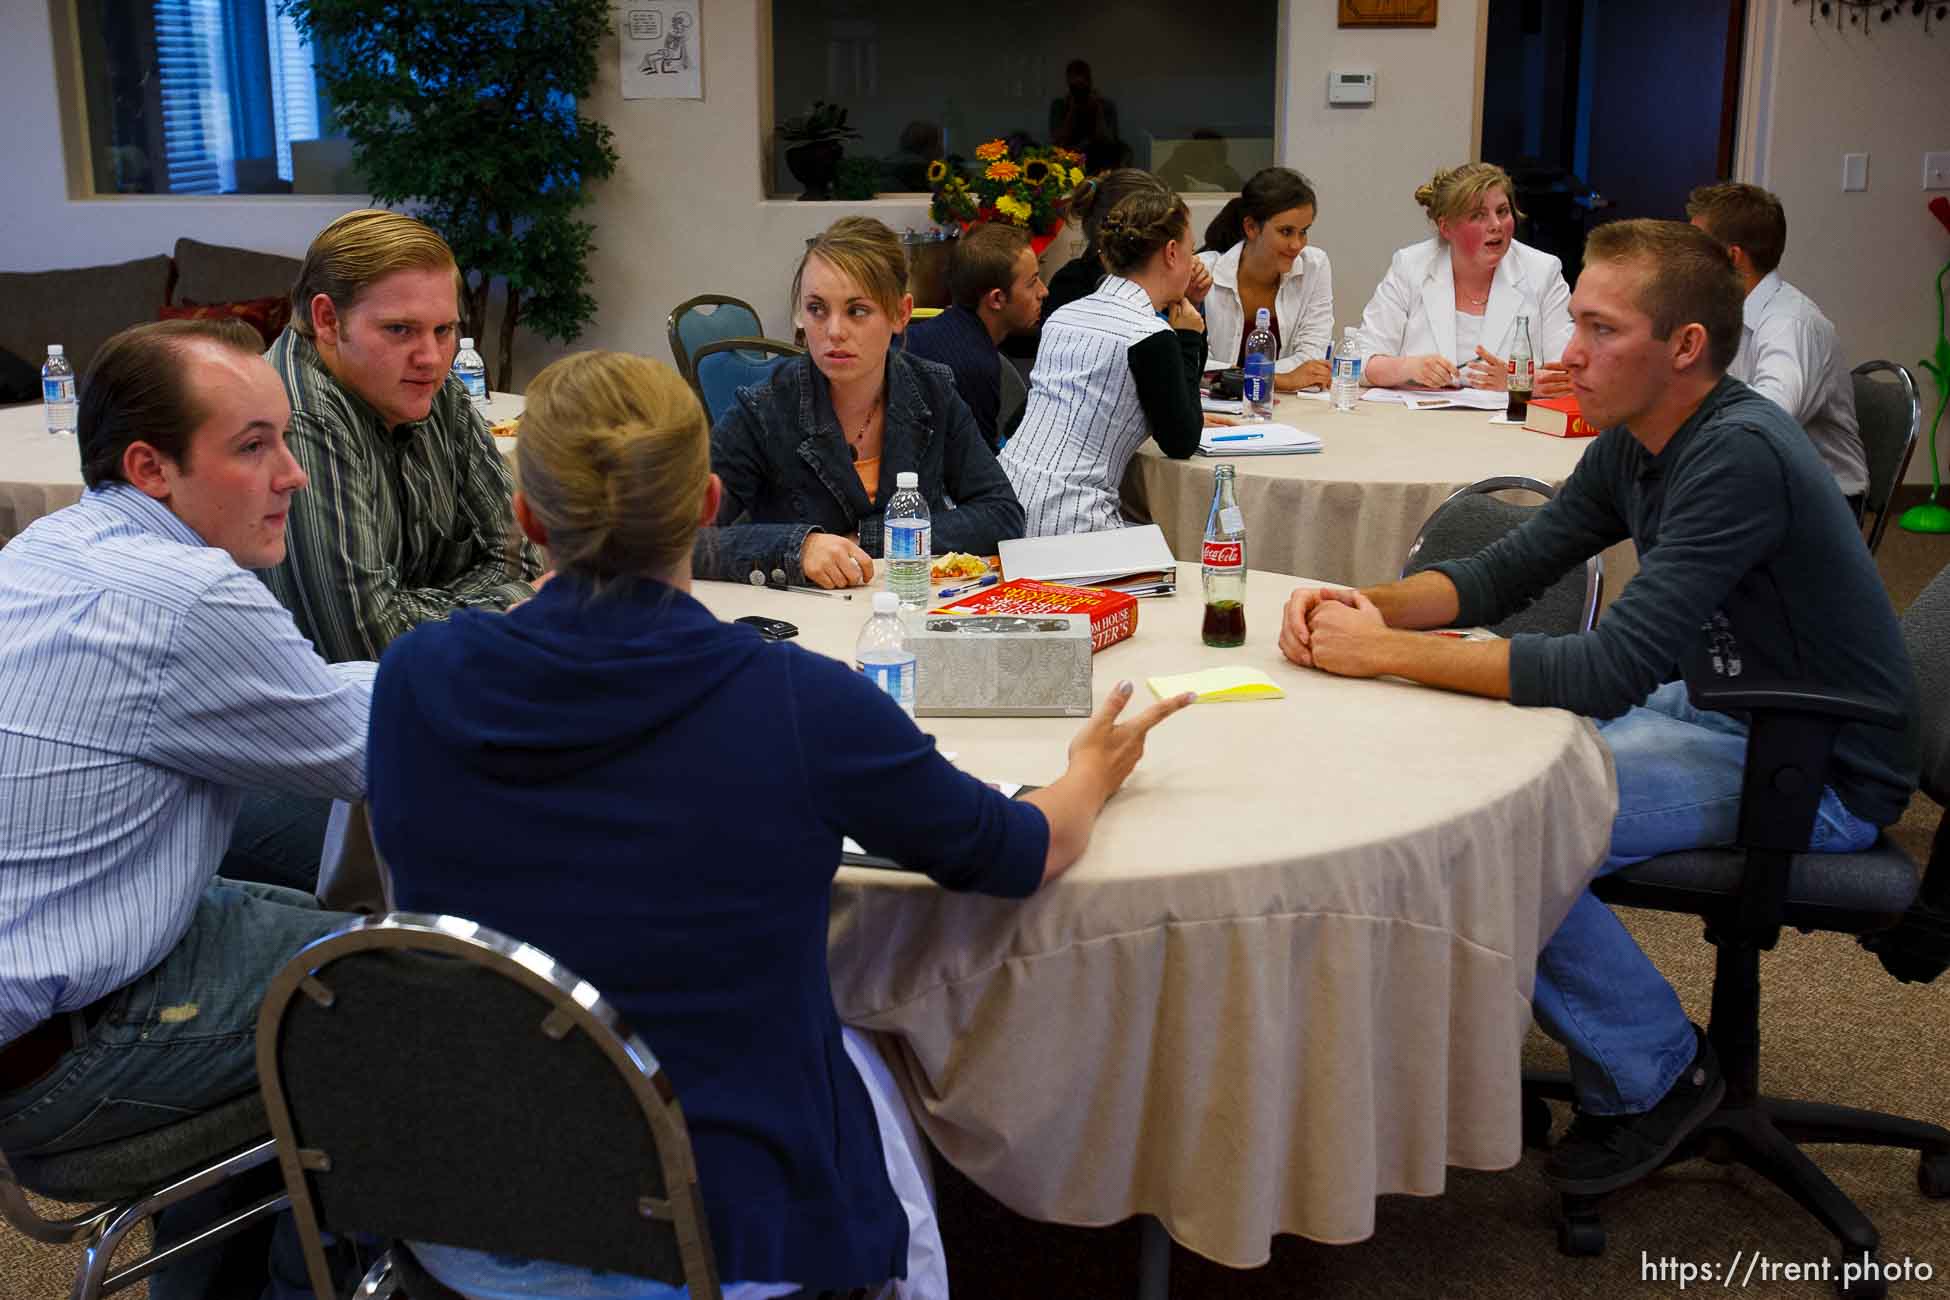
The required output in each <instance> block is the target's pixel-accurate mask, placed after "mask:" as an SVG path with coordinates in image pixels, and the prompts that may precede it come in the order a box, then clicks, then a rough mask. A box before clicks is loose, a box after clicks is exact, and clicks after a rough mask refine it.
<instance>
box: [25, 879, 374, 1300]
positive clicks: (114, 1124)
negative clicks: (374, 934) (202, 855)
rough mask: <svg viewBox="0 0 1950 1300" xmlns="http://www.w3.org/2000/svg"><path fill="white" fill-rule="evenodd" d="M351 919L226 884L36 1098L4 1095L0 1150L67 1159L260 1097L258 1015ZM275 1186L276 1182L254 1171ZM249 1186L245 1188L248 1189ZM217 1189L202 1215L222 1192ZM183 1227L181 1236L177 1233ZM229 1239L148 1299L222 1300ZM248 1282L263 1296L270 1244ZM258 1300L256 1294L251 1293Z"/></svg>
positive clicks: (36, 1090) (276, 893) (232, 1248)
mask: <svg viewBox="0 0 1950 1300" xmlns="http://www.w3.org/2000/svg"><path fill="white" fill-rule="evenodd" d="M352 919H353V918H351V917H348V916H345V915H343V914H341V913H337V912H326V911H321V910H320V909H319V907H318V902H317V900H316V899H314V898H313V897H312V896H311V895H310V894H308V893H302V892H299V891H296V890H289V889H281V888H279V887H277V886H275V885H262V884H248V883H239V882H235V881H228V880H223V879H218V880H215V881H213V882H211V884H210V886H209V887H208V888H207V889H206V890H204V893H203V897H202V899H201V900H200V902H199V903H198V905H197V909H196V914H195V916H194V917H193V918H192V919H191V921H190V928H189V930H188V931H187V932H186V933H185V934H184V936H183V938H182V940H181V941H180V942H178V943H177V945H176V946H175V947H174V948H173V949H171V950H170V952H169V954H168V956H166V957H164V958H163V960H162V961H161V962H160V963H159V964H158V965H157V966H156V967H155V969H153V970H151V971H150V972H149V973H148V974H146V975H144V976H142V977H141V978H140V979H137V980H135V981H134V982H133V983H131V984H129V985H127V986H125V987H124V988H122V989H121V990H120V991H119V992H117V993H116V994H114V995H113V997H112V998H111V999H110V1000H109V1002H108V1005H107V1007H106V1008H105V1010H104V1011H103V1013H102V1015H101V1016H100V1018H99V1019H97V1020H96V1022H95V1024H94V1025H93V1026H92V1027H91V1028H89V1029H88V1030H87V1031H86V1036H85V1038H84V1039H83V1041H81V1042H80V1043H79V1045H78V1046H76V1047H75V1048H73V1049H72V1050H70V1051H69V1052H67V1053H66V1054H65V1055H63V1056H62V1057H61V1059H60V1062H59V1063H58V1064H57V1065H56V1066H55V1068H54V1070H53V1071H52V1072H51V1073H50V1074H49V1075H48V1076H47V1077H46V1078H45V1079H42V1080H41V1081H39V1082H38V1083H36V1084H34V1085H33V1086H31V1087H29V1088H25V1089H22V1090H20V1091H17V1092H13V1093H5V1094H0V1148H4V1149H5V1150H7V1151H10V1152H16V1153H19V1154H23V1155H24V1154H33V1153H38V1152H55V1151H65V1150H70V1149H72V1148H76V1147H85V1146H92V1145H94V1144H96V1143H99V1142H112V1141H114V1140H116V1139H118V1138H124V1137H131V1136H133V1135H135V1134H137V1133H141V1132H145V1131H147V1130H149V1129H153V1128H159V1127H161V1126H163V1125H165V1124H170V1123H173V1122H175V1121H176V1120H179V1119H184V1118H187V1117H188V1116H190V1115H192V1114H194V1113H196V1112H198V1111H202V1110H208V1109H210V1108H211V1107H213V1106H216V1105H219V1104H221V1103H222V1102H225V1101H229V1100H230V1099H231V1098H234V1097H239V1096H242V1095H243V1094H245V1093H248V1092H251V1091H252V1090H254V1089H255V1088H256V1087H257V1045H256V1035H257V1011H258V1006H259V1004H260V1003H261V1002H262V1001H263V999H264V990H265V988H266V986H268V985H269V984H270V981H271V977H272V976H273V975H274V974H275V973H276V972H277V971H278V969H279V968H280V967H282V966H283V965H284V963H285V962H286V960H288V959H289V958H290V957H291V955H292V954H293V953H295V952H297V951H298V950H299V949H300V948H302V947H304V946H305V945H306V944H307V943H310V942H311V941H312V940H313V939H316V938H318V937H319V936H320V935H323V934H326V933H328V932H329V931H331V930H335V929H337V928H338V927H339V926H340V925H343V924H345V923H346V922H347V921H349V920H352ZM258 1172H259V1173H260V1174H263V1175H265V1176H264V1178H263V1179H262V1180H260V1181H264V1182H266V1183H267V1184H268V1185H270V1186H275V1185H276V1171H275V1170H271V1171H269V1172H268V1173H266V1171H258ZM240 1181H241V1180H240ZM239 1190H240V1189H225V1188H221V1187H220V1188H217V1189H213V1192H212V1193H206V1194H205V1197H204V1198H198V1199H199V1200H201V1201H202V1202H203V1206H202V1207H201V1208H205V1209H207V1208H208V1207H209V1206H210V1205H211V1204H213V1203H214V1201H215V1200H221V1199H225V1198H224V1197H218V1196H216V1193H225V1194H226V1196H227V1197H229V1198H230V1199H236V1193H237V1192H238V1191H239ZM185 1210H186V1212H184V1213H180V1214H170V1215H166V1216H164V1218H163V1220H162V1221H160V1222H159V1223H158V1225H157V1235H158V1239H159V1240H163V1241H168V1240H171V1239H173V1238H175V1237H178V1236H182V1235H186V1232H185V1230H184V1229H186V1228H187V1227H188V1226H190V1225H189V1224H187V1223H186V1222H184V1221H187V1220H189V1219H190V1218H191V1214H190V1213H188V1212H187V1203H186V1207H185ZM179 1223H182V1224H183V1228H180V1229H179V1227H178V1224H179ZM247 1240H250V1237H249V1235H248V1234H247V1235H246V1237H245V1238H233V1239H232V1240H231V1242H228V1243H225V1245H224V1246H223V1247H219V1248H214V1249H211V1250H206V1251H200V1252H197V1253H196V1254H193V1255H191V1256H190V1257H189V1258H188V1259H187V1260H186V1261H185V1262H184V1263H182V1264H180V1265H177V1266H176V1267H173V1268H169V1269H165V1270H163V1271H162V1272H159V1273H157V1274H155V1275H154V1276H153V1277H152V1278H151V1279H150V1284H149V1294H150V1296H151V1297H152V1300H173V1297H179V1296H180V1297H192V1296H194V1297H201V1296H204V1295H207V1294H214V1293H215V1292H214V1291H213V1290H212V1287H211V1285H210V1279H211V1278H213V1277H215V1276H216V1275H217V1273H218V1272H219V1271H220V1270H224V1269H226V1268H235V1267H236V1264H235V1263H233V1262H232V1261H230V1260H229V1259H228V1258H227V1256H229V1255H232V1254H235V1253H237V1252H238V1251H239V1250H241V1249H243V1247H242V1245H241V1244H240V1243H241V1242H243V1241H247ZM250 1249H251V1250H253V1251H254V1252H255V1258H254V1259H253V1260H251V1261H250V1262H249V1265H248V1267H247V1269H246V1272H247V1274H249V1275H254V1276H255V1278H256V1280H257V1282H258V1283H259V1284H260V1285H261V1284H262V1282H263V1279H264V1259H265V1257H264V1254H263V1249H264V1243H263V1240H262V1238H261V1237H259V1238H257V1239H256V1240H255V1244H254V1245H253V1246H251V1248H250ZM252 1294H255V1291H254V1290H253V1291H252Z"/></svg>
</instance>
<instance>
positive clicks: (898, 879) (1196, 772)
mask: <svg viewBox="0 0 1950 1300" xmlns="http://www.w3.org/2000/svg"><path fill="white" fill-rule="evenodd" d="M1299 581H1300V580H1299V579H1295V578H1290V577H1283V576H1280V575H1278V574H1272V573H1262V572H1255V573H1252V574H1251V575H1250V576H1249V580H1248V595H1247V611H1248V612H1247V641H1246V644H1245V645H1244V646H1243V647H1241V648H1238V649H1234V650H1213V649H1208V648H1206V647H1204V646H1203V645H1202V644H1201V643H1200V640H1199V633H1198V629H1199V622H1200V616H1201V613H1202V602H1201V599H1200V596H1199V595H1198V591H1199V575H1198V571H1197V569H1196V567H1194V566H1190V565H1184V566H1181V573H1180V590H1181V592H1182V593H1183V594H1180V595H1177V596H1173V597H1165V598H1158V599H1149V600H1144V601H1140V602H1139V622H1138V629H1137V633H1136V635H1135V637H1133V638H1132V639H1131V640H1128V641H1125V642H1121V643H1119V644H1117V645H1113V646H1110V647H1108V648H1107V649H1105V650H1104V651H1102V652H1101V653H1099V654H1098V655H1097V656H1096V659H1095V661H1094V665H1093V667H1094V675H1095V686H1096V691H1097V694H1098V696H1099V698H1101V697H1102V696H1103V695H1104V694H1105V693H1106V692H1108V691H1109V690H1110V689H1111V687H1112V685H1113V683H1115V682H1116V681H1117V680H1118V679H1120V678H1125V677H1129V678H1132V679H1134V680H1136V681H1137V683H1138V691H1137V698H1136V699H1134V700H1133V702H1132V705H1131V707H1132V709H1136V708H1138V707H1141V706H1142V705H1143V704H1145V703H1147V702H1149V701H1150V699H1151V698H1152V696H1151V694H1150V692H1149V690H1148V689H1146V687H1145V686H1144V679H1145V678H1146V677H1147V676H1150V675H1153V674H1158V673H1172V672H1180V671H1187V670H1191V669H1196V668H1200V667H1207V666H1212V665H1217V664H1243V665H1251V666H1253V667H1257V668H1260V669H1263V670H1265V671H1266V672H1267V673H1269V674H1270V675H1271V676H1272V677H1273V678H1274V680H1276V681H1277V682H1278V683H1279V684H1280V685H1281V686H1282V687H1283V688H1284V690H1285V691H1286V696H1285V698H1284V699H1280V700H1275V701H1254V702H1240V703H1218V704H1200V705H1194V706H1193V707H1191V708H1190V709H1187V710H1185V711H1184V712H1183V713H1181V714H1179V715H1178V716H1177V717H1174V718H1172V719H1171V720H1170V721H1168V722H1167V723H1165V724H1164V725H1163V726H1161V727H1160V728H1159V729H1158V730H1156V731H1155V732H1153V733H1152V735H1151V738H1150V743H1149V746H1148V750H1147V753H1146V755H1145V758H1144V761H1143V763H1142V764H1141V765H1140V766H1139V768H1138V770H1137V772H1136V773H1135V774H1134V775H1133V777H1132V779H1131V780H1130V782H1129V783H1128V784H1127V785H1126V786H1125V787H1124V789H1123V791H1122V792H1120V793H1119V794H1118V795H1117V796H1116V797H1115V798H1113V799H1112V800H1111V802H1110V803H1109V805H1108V806H1107V807H1106V809H1105V811H1104V815H1103V818H1102V820H1101V821H1100V822H1099V824H1098V826H1097V829H1096V832H1095V834H1094V836H1093V837H1092V840H1091V843H1090V846H1089V849H1088V851H1087V852H1086V853H1085V855H1084V857H1083V858H1082V859H1081V860H1080V861H1079V862H1078V863H1077V864H1076V865H1075V867H1073V868H1072V869H1071V870H1070V872H1069V873H1068V874H1066V875H1065V876H1064V877H1063V878H1062V879H1060V880H1058V881H1057V882H1055V883H1054V884H1052V885H1051V886H1050V887H1048V888H1046V889H1044V890H1042V891H1041V892H1040V893H1038V894H1037V895H1036V896H1035V897H1033V898H1031V899H1029V900H1027V901H1024V902H1015V901H1008V900H1001V899H993V898H983V897H977V896H972V895H962V894H953V893H949V892H947V891H945V890H942V889H939V888H937V887H935V886H934V885H933V884H932V883H931V882H929V881H928V880H926V879H925V878H923V877H920V876H910V875H903V874H899V873H893V872H882V871H872V870H865V869H854V868H849V869H845V870H842V871H841V872H840V873H839V877H838V879H837V881H836V882H835V886H834V894H833V912H832V927H831V933H830V954H831V961H830V968H831V976H832V984H833V992H834V997H835V999H836V1002H837V1004H838V1007H839V1010H840V1014H841V1016H842V1017H843V1018H844V1019H845V1020H847V1021H848V1022H849V1023H852V1024H854V1025H857V1026H860V1027H862V1028H864V1029H868V1030H872V1031H876V1032H878V1033H880V1034H882V1035H884V1036H885V1037H884V1039H883V1043H882V1046H883V1050H885V1051H886V1054H887V1056H888V1058H889V1060H890V1062H891V1063H892V1064H893V1066H894V1071H895V1074H896V1076H897V1077H898V1078H899V1079H900V1080H901V1085H902V1088H903V1090H904V1092H905V1093H906V1095H907V1098H908V1100H909V1102H910V1103H911V1105H912V1106H913V1108H914V1111H915V1114H916V1116H917V1118H918V1120H919V1122H920V1124H921V1126H922V1128H923V1129H925V1130H926V1132H927V1134H928V1136H929V1138H930V1139H931V1140H932V1141H933V1142H934V1144H935V1145H936V1146H937V1147H938V1148H939V1149H940V1150H941V1151H942V1153H943V1154H944V1155H945V1156H946V1157H947V1158H948V1159H949V1160H950V1161H952V1162H953V1163H954V1164H955V1166H956V1167H957V1168H959V1169H960V1170H961V1171H962V1172H963V1173H965V1174H967V1175H968V1176H969V1177H971V1178H972V1179H974V1180H975V1181H976V1182H977V1183H979V1184H980V1185H981V1186H982V1187H984V1188H985V1189H987V1191H988V1192H989V1193H991V1194H992V1195H994V1196H996V1197H997V1198H998V1199H1000V1200H1001V1201H1002V1202H1004V1203H1005V1204H1007V1205H1009V1206H1010V1207H1012V1208H1013V1209H1015V1210H1017V1211H1018V1212H1020V1213H1023V1214H1026V1215H1029V1216H1031V1217H1033V1218H1037V1219H1043V1220H1049V1221H1055V1222H1060V1223H1069V1224H1079V1225H1097V1224H1109V1223H1116V1222H1119V1221H1121V1220H1123V1219H1126V1218H1128V1217H1130V1216H1131V1215H1133V1214H1138V1213H1146V1214H1152V1215H1155V1216H1157V1217H1158V1218H1159V1219H1160V1220H1161V1221H1162V1222H1163V1223H1164V1225H1165V1227H1166V1228H1167V1229H1168V1230H1169V1231H1170V1232H1171V1234H1172V1235H1173V1236H1174V1237H1175V1238H1176V1239H1177V1240H1178V1241H1180V1242H1182V1243H1183V1244H1184V1245H1186V1246H1188V1247H1190V1248H1191V1249H1193V1250H1196V1251H1198V1252H1199V1253H1201V1254H1203V1255H1206V1256H1208V1257H1210V1258H1212V1259H1215V1260H1219V1261H1221V1262H1223V1263H1226V1264H1229V1265H1233V1266H1235V1267H1242V1268H1244V1267H1252V1266H1255V1265H1258V1264H1261V1263H1264V1262H1265V1261H1266V1259H1267V1257H1268V1246H1269V1242H1270V1240H1271V1238H1272V1237H1273V1235H1274V1234H1276V1233H1283V1232H1285V1233H1297V1234H1300V1235H1303V1236H1307V1237H1311V1238H1315V1239H1318V1240H1322V1241H1330V1242H1342V1241H1353V1240H1357V1239H1359V1238H1362V1237H1365V1236H1367V1235H1369V1234H1370V1233H1371V1232H1372V1230H1373V1227H1374V1201H1375V1198H1376V1197H1377V1196H1380V1195H1382V1194H1384V1193H1394V1192H1407V1193H1414V1194H1421V1195H1433V1194H1436V1193H1439V1192H1440V1191H1441V1190H1442V1187H1443V1181H1444V1174H1445V1170H1446V1169H1447V1167H1448V1166H1450V1165H1457V1166H1463V1167H1468V1168H1475V1169H1497V1168H1504V1167H1508V1166H1510V1165H1512V1164H1514V1163H1516V1161H1517V1160H1518V1158H1519V1155H1520V1150H1521V1135H1520V1127H1521V1126H1520V1118H1519V1116H1520V1107H1519V1091H1518V1083H1519V1053H1520V1047H1521V1044H1522V1042H1523V1038H1524V1034H1525V1032H1526V1026H1527V1024H1528V1001H1527V999H1528V997H1529V994H1530V991H1531V987H1532V978H1533V967H1534V965H1535V960H1536V954H1537V949H1538V947H1539V944H1540V942H1541V941H1542V940H1543V939H1544V938H1545V937H1546V936H1548V935H1549V933H1550V932H1551V931H1552V930H1553V929H1554V928H1555V927H1556V926H1557V924H1558V922H1559V921H1560V920H1561V919H1562V918H1563V916H1564V914H1565V913H1566V912H1567V911H1568V910H1569V908H1570V905H1571V902H1572V900H1573V899H1574V898H1575V897H1576V895H1577V894H1578V892H1579V891H1580V890H1581V889H1582V888H1583V887H1584V884H1585V881H1586V879H1587V878H1588V877H1589V876H1590V874H1591V873H1592V871H1593V869H1594V868H1595V865H1596V864H1597V863H1598V862H1599V860H1600V859H1601V858H1602V856H1603V855H1604V853H1605V851H1606V847H1607V844H1608V842H1609V839H1610V832H1611V820H1612V816H1613V813H1614V811H1615V804H1616V795H1615V792H1614V783H1613V779H1612V772H1611V761H1610V756H1609V752H1608V751H1607V750H1606V749H1605V747H1604V745H1603V744H1602V743H1601V742H1600V741H1599V740H1598V738H1597V734H1596V732H1595V730H1594V729H1593V727H1592V726H1591V724H1590V723H1589V722H1587V721H1586V720H1584V719H1582V718H1579V717H1577V716H1575V715H1573V714H1570V713H1565V712H1561V711H1558V710H1554V709H1519V708H1516V707H1513V706H1511V705H1509V704H1505V703H1500V702H1495V701H1490V700H1481V699H1475V698H1471V697H1466V696H1461V695H1452V694H1446V693H1443V692H1440V691H1434V690H1427V689H1423V688H1420V687H1416V686H1412V685H1410V684H1408V683H1405V682H1400V681H1392V680H1382V681H1350V680H1344V679H1340V678H1335V677H1330V676H1328V675H1326V674H1323V673H1317V672H1313V671H1309V670H1304V669H1299V668H1295V667H1293V666H1292V665H1290V664H1288V663H1286V662H1285V660H1283V659H1282V658H1281V657H1280V654H1279V651H1278V648H1277V646H1276V640H1277V636H1278V630H1279V614H1280V609H1281V606H1282V604H1283V602H1284V601H1285V599H1286V596H1287V595H1288V593H1289V592H1290V591H1291V590H1292V588H1293V587H1294V586H1295V585H1296V584H1297V583H1298V582H1299ZM696 594H697V596H698V598H699V599H700V600H702V601H703V602H704V604H706V605H707V606H709V607H710V608H711V610H712V611H713V612H714V613H716V614H718V615H720V616H721V617H725V618H732V617H737V616H739V615H743V614H764V615H768V616H771V617H774V618H782V619H785V620H787V621H789V622H792V623H795V624H797V625H798V626H799V628H800V637H799V642H800V644H802V645H804V646H806V647H807V648H809V649H811V650H815V651H820V652H823V653H826V654H830V655H833V656H835V657H838V658H842V659H845V658H849V657H850V654H851V649H852V645H853V641H854V638H855V637H856V636H857V634H858V631H859V628H860V625H861V623H862V622H863V621H864V620H865V618H866V617H867V615H868V612H869V605H868V602H867V600H866V599H865V598H864V596H863V595H861V594H857V593H856V596H855V598H854V599H853V600H851V601H842V600H836V599H832V598H829V597H824V596H816V595H804V594H799V593H794V592H780V591H770V590H765V589H760V588H751V587H745V586H737V585H732V584H724V583H699V584H697V588H696ZM921 724H922V726H923V727H925V728H926V729H927V730H928V731H930V732H931V733H933V734H934V735H935V737H936V738H937V740H938V742H939V744H940V745H941V747H942V749H943V750H944V751H948V752H951V753H953V754H955V755H956V761H957V762H958V763H959V765H960V766H961V767H962V768H963V769H965V770H967V771H969V772H972V773H974V774H976V775H978V776H981V777H983V778H984V779H988V780H994V781H1025V782H1033V783H1044V782H1048V781H1050V780H1053V779H1054V778H1055V777H1057V776H1058V775H1059V774H1060V773H1061V771H1062V769H1063V765H1064V755H1065V747H1066V746H1067V744H1068V742H1069V740H1070V738H1071V736H1072V735H1073V734H1074V733H1075V731H1076V729H1077V727H1078V725H1079V724H1078V722H1077V721H1076V720H1074V719H1063V718H1032V719H1021V718H1012V719H981V718H923V719H921Z"/></svg>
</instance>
